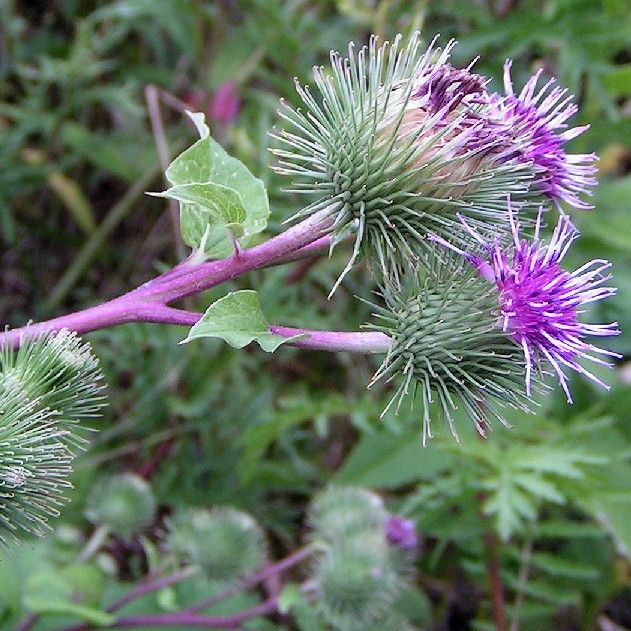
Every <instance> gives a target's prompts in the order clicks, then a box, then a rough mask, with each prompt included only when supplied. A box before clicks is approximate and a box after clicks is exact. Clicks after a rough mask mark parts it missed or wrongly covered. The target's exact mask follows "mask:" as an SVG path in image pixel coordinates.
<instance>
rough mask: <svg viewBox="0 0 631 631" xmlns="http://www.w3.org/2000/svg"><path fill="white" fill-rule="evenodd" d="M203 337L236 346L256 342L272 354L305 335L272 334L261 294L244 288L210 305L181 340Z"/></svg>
mask: <svg viewBox="0 0 631 631" xmlns="http://www.w3.org/2000/svg"><path fill="white" fill-rule="evenodd" d="M200 337H218V338H220V339H222V340H224V341H225V342H227V343H228V344H230V346H232V347H233V348H243V347H244V346H247V345H248V344H250V343H251V342H257V343H258V344H259V346H260V347H261V348H262V349H263V350H264V351H266V352H268V353H273V352H274V351H275V350H276V349H277V348H278V347H279V346H280V345H281V344H286V343H287V342H290V341H292V340H296V339H299V338H301V337H302V336H301V335H294V336H292V337H283V336H282V335H276V334H275V333H270V332H269V322H268V321H267V318H266V317H265V315H264V314H263V311H262V310H261V301H260V299H259V295H258V293H257V292H256V291H254V290H251V289H244V290H241V291H233V292H232V293H229V294H228V295H227V296H224V297H223V298H220V299H219V300H217V301H216V302H214V303H213V304H212V305H210V307H208V309H206V313H204V315H203V316H202V317H201V319H200V320H199V322H197V323H196V324H194V325H193V326H192V327H191V330H190V331H189V333H188V336H187V337H186V339H185V340H183V342H182V343H185V342H190V341H191V340H195V339H197V338H200Z"/></svg>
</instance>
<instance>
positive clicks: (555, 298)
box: [434, 200, 619, 403]
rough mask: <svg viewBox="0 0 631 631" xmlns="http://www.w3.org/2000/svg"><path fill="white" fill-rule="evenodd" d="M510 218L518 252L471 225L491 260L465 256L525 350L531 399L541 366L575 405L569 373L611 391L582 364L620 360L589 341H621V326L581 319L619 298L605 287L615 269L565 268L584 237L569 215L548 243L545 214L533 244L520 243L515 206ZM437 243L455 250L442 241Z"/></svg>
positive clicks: (593, 264) (603, 265)
mask: <svg viewBox="0 0 631 631" xmlns="http://www.w3.org/2000/svg"><path fill="white" fill-rule="evenodd" d="M508 215H509V218H510V222H511V227H512V234H513V246H512V248H505V247H503V246H502V245H501V244H500V242H499V241H498V240H495V241H494V242H493V243H488V242H486V241H484V239H482V237H481V236H480V235H479V234H478V233H477V232H476V231H475V230H473V229H472V228H471V227H469V226H467V224H466V223H465V226H466V228H467V230H468V232H469V233H470V234H471V236H472V237H474V238H475V239H476V240H477V241H478V242H479V243H480V244H481V245H482V246H483V248H484V249H485V250H486V254H487V256H486V259H484V258H481V257H478V256H476V255H472V254H470V253H466V252H462V251H461V252H460V254H462V255H463V256H465V258H466V259H467V260H468V261H469V262H470V263H472V264H473V265H474V266H475V267H476V268H477V269H478V270H479V271H480V273H481V275H482V276H484V277H485V278H487V279H489V280H492V281H493V282H494V284H495V288H496V291H497V300H498V302H499V307H500V314H501V328H502V329H503V330H504V331H505V332H506V333H508V334H509V335H510V336H511V337H512V339H513V340H514V341H515V342H516V343H517V344H519V346H521V348H522V349H523V354H524V358H525V361H526V392H527V394H528V395H530V391H531V379H532V373H533V370H534V368H535V367H536V366H537V364H538V362H539V361H540V360H544V361H545V360H547V361H548V362H549V363H550V365H551V366H552V368H553V369H554V371H555V372H556V374H557V375H558V377H559V381H560V383H561V386H562V387H563V390H564V391H565V394H566V395H567V400H568V402H570V403H571V402H572V396H571V394H570V390H569V387H568V384H567V379H566V377H565V375H564V373H563V367H567V368H571V369H572V370H574V371H576V372H578V373H580V374H582V375H585V376H586V377H588V378H589V379H591V380H592V381H594V382H595V383H597V384H599V385H601V386H603V387H605V388H607V387H608V386H607V385H606V384H605V383H603V382H602V381H601V380H600V379H598V377H596V376H595V375H593V374H592V373H591V372H589V371H588V370H586V369H585V368H584V367H583V366H582V365H581V364H580V363H579V362H580V361H581V360H583V359H587V360H589V361H592V362H596V363H598V364H602V365H606V366H607V365H610V364H609V363H608V362H607V361H605V360H603V359H602V358H600V357H598V355H605V356H610V357H618V356H619V355H618V354H617V353H614V352H612V351H608V350H605V349H601V348H598V347H596V346H594V345H593V344H590V343H589V342H587V341H585V338H586V337H587V336H592V335H593V336H597V337H606V336H610V335H617V334H618V333H619V331H618V328H617V323H615V322H613V323H611V324H587V323H585V322H580V321H579V315H580V314H581V313H582V311H581V307H582V306H583V305H586V304H588V303H591V302H596V301H598V300H602V299H603V298H607V297H608V296H612V295H613V294H615V293H616V290H615V288H613V287H603V286H602V285H603V283H605V282H606V281H607V280H609V278H611V277H610V276H609V275H605V274H604V272H605V270H607V269H608V268H609V267H611V264H610V263H609V262H608V261H605V260H603V259H595V260H593V261H590V262H589V263H585V265H582V266H581V267H580V268H579V269H577V270H575V271H574V272H568V271H566V270H564V269H563V268H562V267H561V265H560V263H561V261H562V259H563V257H564V256H565V255H566V253H567V252H568V250H569V248H570V246H571V245H572V243H573V242H574V241H575V239H576V238H577V237H578V232H577V230H576V229H575V228H574V226H573V225H572V222H571V221H570V219H569V218H568V217H567V216H566V215H562V216H561V217H560V218H559V221H558V223H557V225H556V227H555V229H554V232H553V234H552V237H551V238H550V240H549V242H548V243H543V242H542V240H541V238H540V230H541V220H542V211H541V210H540V211H539V214H538V217H537V223H536V227H535V235H534V240H533V241H532V242H529V241H527V240H525V239H522V238H521V237H520V226H519V223H518V222H517V221H516V219H515V217H514V213H513V209H512V207H511V204H510V200H509V202H508ZM434 240H436V241H439V242H441V243H442V244H443V245H445V246H447V247H449V248H451V249H452V250H453V249H455V248H454V246H452V245H450V244H448V243H446V242H445V241H444V240H442V239H440V238H439V237H436V238H434Z"/></svg>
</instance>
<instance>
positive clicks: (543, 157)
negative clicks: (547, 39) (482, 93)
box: [489, 60, 597, 209]
mask: <svg viewBox="0 0 631 631" xmlns="http://www.w3.org/2000/svg"><path fill="white" fill-rule="evenodd" d="M511 65H512V62H511V61H510V60H507V61H506V63H505V64H504V89H505V91H506V95H505V96H504V97H501V96H499V95H493V97H491V99H490V101H489V116H490V117H491V118H492V119H495V120H496V121H498V122H500V123H504V124H505V125H506V127H505V132H504V133H507V134H509V135H510V136H511V143H510V144H512V145H516V148H515V150H514V151H513V153H512V155H510V154H509V157H510V158H511V159H514V160H516V161H518V162H525V163H532V164H533V166H534V167H535V168H536V169H537V170H538V171H539V172H540V179H538V180H537V184H538V186H539V187H540V188H541V190H542V191H543V192H544V193H545V194H546V195H547V196H548V197H550V198H551V199H552V200H553V201H555V202H556V204H557V206H558V205H559V203H560V202H561V201H565V202H567V203H568V204H569V205H570V206H573V207H574V208H582V209H588V208H592V206H591V205H590V204H588V203H586V202H585V201H583V200H581V199H580V198H579V194H583V193H585V194H587V195H591V191H590V187H592V186H594V185H595V184H596V179H595V177H594V174H595V173H596V171H597V169H596V167H595V166H594V164H593V163H594V162H595V161H596V160H597V156H596V155H595V154H593V153H588V154H568V153H566V151H565V149H564V145H565V144H566V143H567V142H568V141H570V140H572V139H573V138H576V137H577V136H579V135H580V134H582V133H583V132H584V131H585V130H587V129H588V128H589V125H583V126H581V127H572V128H569V129H568V125H567V123H566V121H567V120H568V119H569V118H570V117H571V116H572V115H573V114H575V113H576V112H577V111H578V107H577V106H576V104H575V103H573V102H572V98H573V97H572V96H571V95H568V94H567V89H564V88H561V87H559V86H555V80H554V79H550V80H549V81H548V82H547V83H545V84H544V86H543V87H542V88H540V89H539V90H538V91H536V88H537V83H538V81H539V79H540V77H541V73H542V71H541V70H539V71H538V72H537V73H536V74H535V75H533V76H532V77H531V78H530V79H529V80H528V82H527V83H526V85H525V86H524V88H523V90H522V91H521V92H520V93H519V94H515V91H514V89H513V81H512V78H511V75H510V70H511Z"/></svg>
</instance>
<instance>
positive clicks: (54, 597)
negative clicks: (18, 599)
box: [23, 571, 116, 626]
mask: <svg viewBox="0 0 631 631" xmlns="http://www.w3.org/2000/svg"><path fill="white" fill-rule="evenodd" d="M75 596H76V593H75V590H74V588H73V586H72V584H71V583H70V582H69V581H67V580H65V579H64V577H63V576H60V575H59V574H58V573H57V572H53V571H41V572H38V573H36V574H33V575H31V576H30V577H29V578H28V580H27V583H26V585H25V590H24V597H23V602H24V606H25V607H26V608H27V609H29V610H30V611H32V612H33V613H38V614H45V613H57V614H67V615H72V616H77V617H78V618H81V619H82V620H85V621H87V622H90V623H92V624H94V625H97V626H108V625H111V624H112V623H113V622H114V621H115V620H116V616H114V615H112V614H110V613H107V612H105V611H101V610H100V609H97V608H95V607H90V606H87V605H82V604H79V603H76V602H73V601H72V599H73V598H74V597H75Z"/></svg>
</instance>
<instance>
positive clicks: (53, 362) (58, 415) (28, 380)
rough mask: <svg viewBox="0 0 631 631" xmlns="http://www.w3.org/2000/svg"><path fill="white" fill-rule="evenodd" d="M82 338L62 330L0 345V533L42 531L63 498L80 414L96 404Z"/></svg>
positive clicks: (97, 376)
mask: <svg viewBox="0 0 631 631" xmlns="http://www.w3.org/2000/svg"><path fill="white" fill-rule="evenodd" d="M102 390H103V385H102V375H101V372H100V370H99V367H98V362H97V360H96V358H95V357H94V355H93V354H92V351H91V350H90V346H89V345H88V344H86V343H84V342H81V340H80V339H79V338H78V337H77V336H76V334H74V333H70V332H68V331H60V332H57V333H46V334H44V335H40V336H38V337H35V338H33V339H31V338H26V339H24V340H22V343H21V345H20V349H19V350H17V351H16V350H14V349H13V348H12V347H6V346H5V347H2V348H1V349H0V541H5V540H6V538H7V537H6V535H11V536H12V537H13V538H17V536H18V534H19V532H20V531H25V532H29V533H32V534H36V535H44V534H46V533H47V532H49V531H50V528H49V527H48V525H47V518H48V517H50V516H56V515H58V514H59V511H58V507H59V506H60V505H62V504H63V503H65V501H66V498H65V497H64V492H65V491H66V489H68V488H69V487H71V484H70V482H69V481H68V476H69V475H70V472H71V468H70V464H71V462H72V459H73V451H74V449H75V448H77V447H83V446H85V444H86V442H87V441H86V440H85V438H84V436H82V434H83V433H84V432H83V428H82V427H81V424H80V422H81V421H82V420H83V419H84V418H85V417H94V416H96V415H97V414H98V412H99V411H100V409H101V408H102V407H103V405H104V397H103V396H102Z"/></svg>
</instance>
